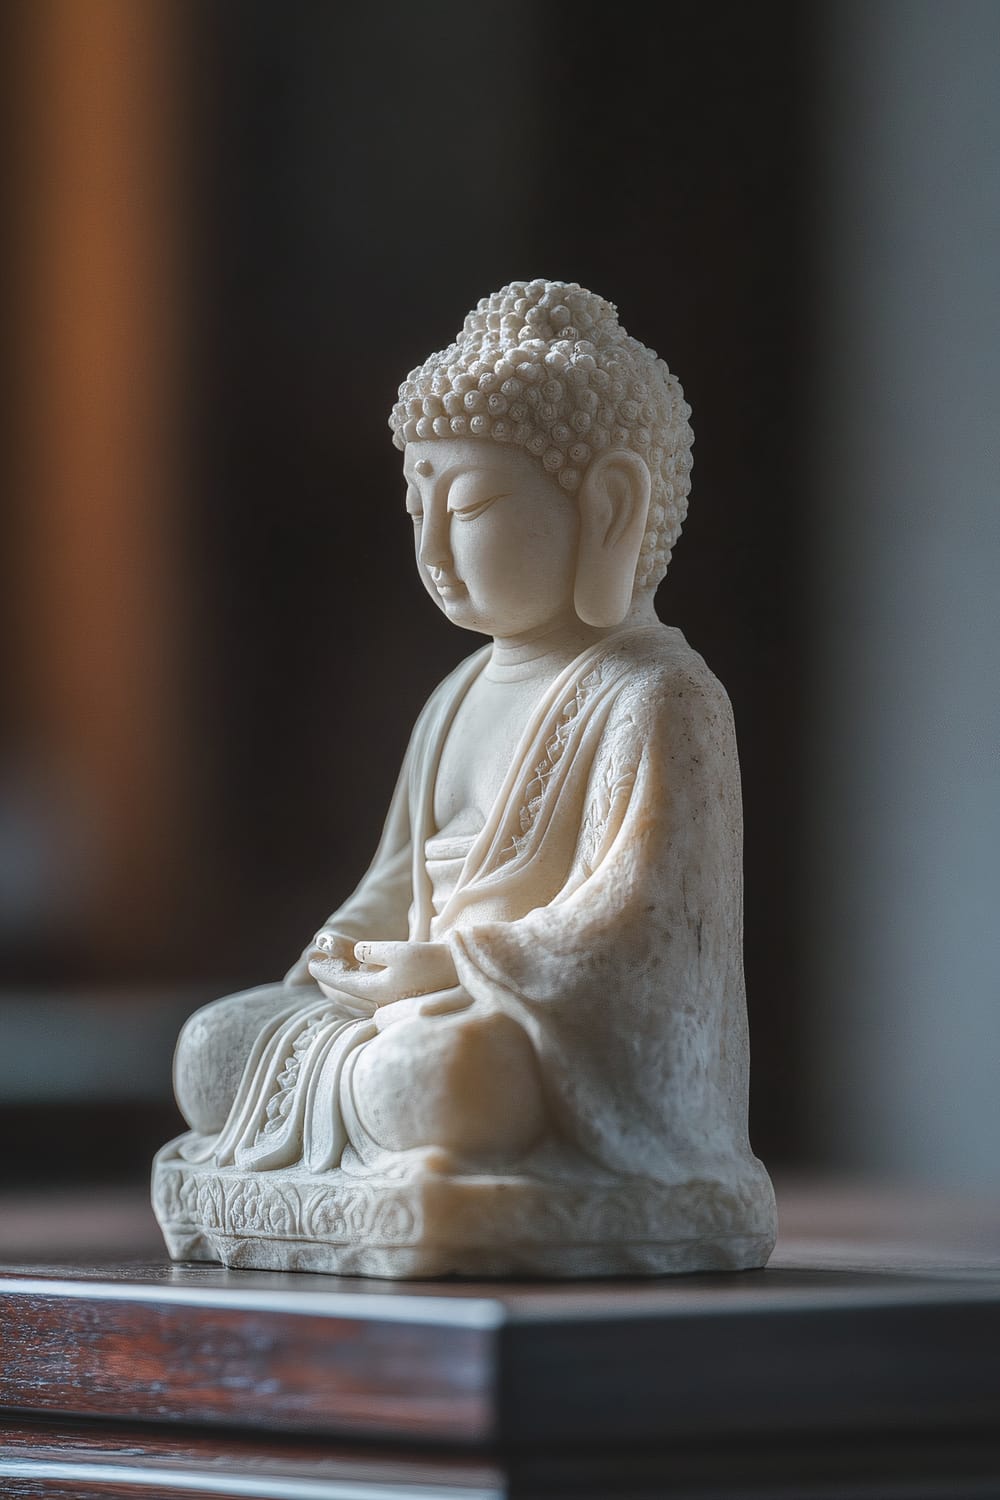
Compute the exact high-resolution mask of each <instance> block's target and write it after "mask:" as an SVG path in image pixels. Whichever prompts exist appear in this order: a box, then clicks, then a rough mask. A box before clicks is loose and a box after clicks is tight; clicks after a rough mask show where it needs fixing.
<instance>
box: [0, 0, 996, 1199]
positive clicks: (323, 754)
mask: <svg viewBox="0 0 1000 1500" xmlns="http://www.w3.org/2000/svg"><path fill="white" fill-rule="evenodd" d="M619 14H620V22H619V21H616V20H614V19H612V18H611V17H610V13H609V12H608V10H607V8H606V7H595V8H594V9H593V10H591V9H589V8H588V7H587V6H586V5H584V4H581V3H580V0H575V3H570V0H545V3H538V0H509V3H508V4H507V5H505V6H504V7H502V8H501V9H500V10H497V9H496V8H495V7H487V6H475V5H468V4H466V5H458V4H456V3H452V0H427V3H423V4H421V5H419V6H417V5H411V4H404V3H389V0H386V3H383V4H375V5H370V6H337V5H334V4H333V3H319V0H294V3H292V0H284V3H280V4H279V3H277V0H239V3H236V0H199V3H193V0H143V3H142V4H136V3H134V0H22V3H18V0H8V3H7V4H6V5H5V6H4V8H3V10H2V20H0V26H2V37H0V57H2V62H0V68H2V71H3V78H2V87H0V114H2V148H0V149H2V164H0V166H2V191H3V199H4V202H5V204H6V207H7V213H6V216H5V217H6V224H7V234H6V242H5V248H4V256H5V263H4V272H5V274H4V276H3V278H2V290H0V297H2V298H3V302H4V304H5V305H4V306H3V309H2V311H3V329H4V334H3V339H2V342H0V368H2V369H3V371H4V374H5V375H6V377H7V379H6V382H5V389H6V396H5V400H4V402H3V417H2V423H3V448H2V456H3V466H4V473H3V498H4V504H3V507H2V512H0V618H2V622H3V629H2V658H0V660H2V674H0V728H2V741H0V1127H3V1128H4V1130H5V1136H6V1139H7V1140H8V1141H10V1140H12V1139H13V1140H14V1141H15V1142H16V1143H17V1144H16V1149H15V1150H14V1151H9V1150H8V1151H6V1152H4V1165H3V1168H2V1172H3V1175H4V1180H5V1181H6V1182H7V1183H8V1184H10V1185H17V1184H18V1183H20V1184H32V1185H34V1186H36V1187H37V1186H39V1185H42V1184H54V1183H57V1182H62V1183H66V1182H75V1183H78V1184H79V1183H81V1182H83V1181H85V1180H88V1179H91V1180H100V1181H102V1182H107V1181H121V1182H127V1181H130V1180H132V1179H138V1178H139V1177H141V1176H142V1175H143V1174H144V1173H145V1171H146V1168H147V1165H148V1158H149V1156H150V1154H151V1152H152V1150H153V1149H154V1148H155V1147H156V1146H157V1145H159V1144H160V1143H161V1142H162V1141H163V1140H165V1139H166V1138H167V1137H168V1136H169V1135H170V1134H172V1133H175V1132H176V1130H178V1129H179V1128H180V1121H179V1117H178V1116H177V1115H176V1113H175V1111H174V1109H173V1105H172V1103H171V1097H170V1058H171V1052H172V1048H173V1041H174V1037H175V1035H176V1032H177V1029H178V1027H179V1025H180V1023H181V1021H182V1019H183V1018H184V1016H185V1015H186V1014H188V1013H189V1012H190V1011H191V1010H192V1009H193V1008H194V1007H195V1006H196V1005H198V1004H200V1003H203V1002H204V1001H206V1000H208V999H211V998H213V997H215V996H216V995H221V994H224V993H227V992H229V991H231V990H234V989H237V988H240V987H243V986H245V985H248V984H251V983H255V982H263V981H264V980H267V979H271V978H274V977H277V976H278V975H280V974H281V973H282V972H283V971H284V969H285V968H286V967H287V966H288V964H289V963H290V962H291V960H292V958H293V957H294V956H295V955H296V954H297V953H298V952H299V950H300V948H301V946H302V944H303V942H304V941H305V940H306V939H307V937H308V936H309V934H310V933H311V932H312V931H313V930H314V929H315V927H316V926H317V925H318V924H319V923H320V922H321V921H322V919H323V918H324V917H325V916H326V915H327V913H328V912H329V911H330V910H331V909H332V908H333V907H334V906H335V905H336V904H337V903H338V902H339V900H340V899H341V898H342V897H343V896H344V895H345V894H346V893H347V892H348V891H349V890H350V889H351V888H352V886H353V884H354V882H355V881H356V879H357V877H358V876H359V875H360V873H361V871H362V870H363V868H364V867H365V865H366V864H367V862H368V859H369V857H370V854H371V852H372V850H373V848H374V844H375V842H376V839H377V835H378V832H379V829H380V826H381V820H382V816H383V813H384V811H385V808H386V805H387V801H388V797H389V794H390V791H391V788H392V785H393V782H394V778H395V774H396V770H397V767H398V764H399V761H400V758H401V756H402V752H403V749H404V746H405V743H406V739H407V736H408V732H409V728H410V726H411V724H412V721H413V719H414V716H415V714H416V713H417V711H418V709H419V707H420V705H421V704H422V702H423V700H424V698H425V697H426V695H427V693H428V692H429V690H430V688H431V687H432V686H433V685H434V684H435V683H436V682H437V681H438V679H439V678H440V677H441V676H442V675H443V674H444V673H445V672H446V671H447V670H448V669H449V668H450V667H451V666H452V665H453V664H454V663H455V662H456V661H457V660H458V659H459V658H460V657H461V656H463V655H465V654H466V653H467V652H468V651H469V650H470V648H474V646H475V644H476V643H475V641H473V640H472V639H470V638H469V637H468V636H462V635H460V634H459V633H458V632H455V631H453V630H451V629H450V628H449V626H448V625H447V623H446V622H445V621H444V620H443V618H442V617H441V616H440V615H439V614H438V612H437V611H436V610H435V608H434V606H433V605H432V604H431V603H430V601H429V600H428V599H427V598H426V596H425V595H424V593H423V591H422V589H421V588H420V586H419V584H418V582H417V579H416V576H415V573H414V570H413V566H412V560H411V556H410V547H411V536H410V527H409V525H408V522H407V520H406V518H405V516H404V514H403V506H402V486H401V483H400V477H399V457H398V454H397V453H396V451H395V450H394V449H393V448H392V446H391V442H390V439H389V434H388V430H387V428H386V418H387V415H388V411H389V408H390V406H391V403H392V401H393V399H394V395H395V390H396V386H397V384H398V382H399V381H400V380H401V379H402V378H403V376H404V375H405V374H406V372H407V371H408V370H409V369H410V368H411V367H412V366H413V365H414V364H415V363H417V362H418V361H420V360H422V359H423V358H424V357H425V356H426V355H427V354H428V353H429V352H430V351H431V350H433V349H438V348H440V347H442V346H443V345H444V344H446V343H447V342H448V341H449V340H450V339H451V338H452V336H453V335H454V332H455V330H456V329H457V328H458V327H459V325H460V323H461V320H462V318H463V316H464V314H465V312H466V310H467V309H468V308H469V307H471V306H472V305H473V304H474V303H475V302H476V300H477V299H478V298H479V297H480V296H481V295H483V294H484V293H486V292H489V291H491V290H493V289H495V288H497V287H499V286H500V285H502V284H503V283H505V282H507V281H509V280H511V279H514V278H515V277H524V278H530V277H533V276H536V275H543V276H548V277H553V278H561V279H565V280H577V281H580V282H582V283H583V284H584V285H586V286H588V287H590V288H592V289H593V290H595V291H598V292H600V293H601V294H602V295H604V296H606V297H608V298H610V299H611V300H612V301H614V302H615V303H617V305H618V307H619V310H620V313H621V316H622V320H623V322H624V323H625V325H626V327H627V328H628V329H629V330H630V331H631V332H633V333H634V334H635V335H637V336H638V337H639V338H641V339H642V340H643V341H644V342H646V343H648V344H650V345H652V346H653V347H655V348H656V349H657V350H658V351H659V352H660V353H661V354H662V355H663V356H664V357H665V358H666V359H667V361H668V362H669V364H670V366H671V368H672V369H674V370H676V371H677V373H678V374H679V376H680V378H681V380H682V382H683V384H684V387H685V390H686V393H687V395H688V397H689V399H690V401H691V403H692V406H693V409H694V416H693V424H694V428H695V433H696V438H697V442H696V450H695V459H696V462H695V471H694V488H693V492H692V501H691V512H690V517H689V521H688V523H687V525H686V527H685V533H684V536H683V538H682V540H681V543H680V544H679V546H678V548H677V550H676V553H675V556H674V560H673V562H672V564H671V568H670V572H669V575H668V578H667V580H666V582H665V583H664V585H663V588H662V592H661V595H660V599H659V607H660V613H661V615H662V616H663V618H664V619H666V620H668V621H669V622H670V623H674V624H677V625H680V626H681V627H682V629H683V630H684V631H685V633H686V634H687V636H688V639H689V640H690V641H691V643H692V644H693V645H694V646H695V647H696V648H697V649H698V650H700V651H701V652H702V653H703V654H704V655H705V657H706V658H707V659H708V661H709V663H710V664H711V665H712V667H713V668H714V670H715V671H716V672H717V673H718V675H719V676H720V677H721V678H722V680H723V682H724V683H725V684H726V686H727V687H728V689H729V692H730V694H731V697H732V699H733V703H734V707H735V711H736V719H737V728H738V733H739V738H740V746H741V757H742V765H743V777H744V797H745V806H746V969H747V979H748V987H749V1003H750V1014H751V1028H752V1041H753V1058H754V1065H753V1086H752V1087H753V1100H752V1136H753V1140H754V1144H755V1146H756V1148H757V1150H758V1152H759V1153H760V1154H761V1155H763V1156H764V1157H765V1158H766V1159H767V1161H768V1162H769V1164H770V1165H772V1166H774V1167H775V1168H777V1169H779V1170H780V1169H782V1168H783V1169H785V1170H786V1171H792V1170H798V1171H820V1170H822V1171H827V1172H837V1173H841V1174H868V1175H871V1176H874V1177H879V1178H883V1179H892V1180H894V1181H897V1182H924V1183H928V1184H936V1185H939V1186H946V1187H952V1186H955V1187H968V1188H971V1189H976V1190H980V1191H983V1192H989V1191H991V1190H993V1189H996V1188H997V1187H998V1186H1000V1168H998V1165H997V1143H998V1140H1000V1086H998V1062H1000V937H998V933H1000V852H998V851H1000V763H998V745H1000V711H998V688H997V684H998V681H1000V648H998V642H1000V609H998V605H1000V586H998V579H1000V495H998V482H997V473H998V465H997V440H996V433H997V412H998V400H997V398H998V392H1000V378H998V376H1000V371H998V363H1000V355H998V351H1000V298H998V268H1000V233H998V230H1000V187H998V179H1000V173H998V160H1000V102H998V97H1000V96H998V79H1000V5H997V4H996V3H995V0H948V3H945V0H878V3H871V0H866V3H862V0H822V3H815V4H812V5H808V6H805V5H801V4H798V3H789V0H762V3H759V4H757V5H753V6H748V5H745V4H743V3H739V0H662V3H661V4H659V5H658V6H657V7H655V8H653V7H649V8H648V9H646V10H645V11H644V10H643V9H642V8H638V9H634V10H631V11H621V12H620V13H619Z"/></svg>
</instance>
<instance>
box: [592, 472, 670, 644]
mask: <svg viewBox="0 0 1000 1500" xmlns="http://www.w3.org/2000/svg"><path fill="white" fill-rule="evenodd" d="M650 488H651V480H650V477H649V469H648V467H647V465H646V463H645V461H644V460H643V459H642V458H640V457H639V455H638V453H630V452H629V451H628V449H626V448H614V449H611V450H610V451H608V452H606V453H599V454H598V455H597V457H596V458H595V459H594V460H593V461H592V462H591V464H590V466H589V467H588V469H587V471H586V473H585V474H584V476H583V480H582V482H581V484H580V488H579V490H578V491H577V502H578V505H579V508H580V548H579V555H578V557H577V564H576V591H575V596H574V602H575V605H576V612H577V614H578V615H579V617H580V619H581V620H583V621H584V623H585V624H587V625H620V624H621V622H622V620H624V618H625V616H626V615H627V614H628V611H629V606H630V605H631V603H632V590H633V588H634V586H635V570H636V567H637V565H638V562H639V549H640V548H641V546H642V539H643V537H644V536H645V534H646V517H647V515H648V514H649V493H650Z"/></svg>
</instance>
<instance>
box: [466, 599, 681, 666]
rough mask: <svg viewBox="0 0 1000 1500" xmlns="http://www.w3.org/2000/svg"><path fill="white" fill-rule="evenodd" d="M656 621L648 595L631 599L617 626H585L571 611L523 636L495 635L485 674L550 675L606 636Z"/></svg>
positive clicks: (653, 623)
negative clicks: (630, 603) (630, 605)
mask: <svg viewBox="0 0 1000 1500" xmlns="http://www.w3.org/2000/svg"><path fill="white" fill-rule="evenodd" d="M657 623H658V621H657V615H656V611H655V609H654V608H653V598H652V595H651V594H643V595H642V596H641V598H638V599H635V600H633V602H632V607H631V609H630V610H629V612H628V614H627V615H626V616H625V618H624V620H622V621H621V623H620V624H619V625H609V626H597V625H586V624H585V623H584V622H583V620H581V619H580V617H579V616H578V615H577V614H576V613H575V611H574V612H573V613H572V614H571V615H568V616H564V617H561V618H560V619H558V620H554V621H550V622H548V623H547V624H545V625H543V626H540V627H539V628H538V629H537V630H529V631H525V632H524V634H523V635H512V636H496V637H495V638H494V641H493V654H492V656H491V657H490V660H489V663H488V665H487V667H486V670H485V676H487V677H490V678H492V679H493V680H494V681H507V682H510V681H519V682H520V681H526V680H527V679H529V678H532V677H545V676H552V675H554V674H555V673H556V672H560V671H562V669H563V667H565V666H568V665H569V663H570V662H571V661H573V660H574V658H575V657H577V656H579V655H580V654H581V652H583V651H586V650H587V649H588V647H590V646H594V645H596V644H597V642H598V641H602V640H604V639H605V638H606V637H607V636H609V635H617V633H618V632H619V631H621V630H633V629H636V628H638V627H639V626H642V625H655V624H657Z"/></svg>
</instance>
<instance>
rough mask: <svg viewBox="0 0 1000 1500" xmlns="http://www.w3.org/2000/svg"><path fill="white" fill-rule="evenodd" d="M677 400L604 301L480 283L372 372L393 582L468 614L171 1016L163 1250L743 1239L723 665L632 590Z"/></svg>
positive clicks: (682, 433) (697, 1266) (225, 1256)
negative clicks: (293, 909)
mask: <svg viewBox="0 0 1000 1500" xmlns="http://www.w3.org/2000/svg"><path fill="white" fill-rule="evenodd" d="M689 415H690V408H689V407H688V406H687V404H686V402H685V401H684V397H683V393H682V391H681V387H680V385H679V384H678V382H677V380H676V378H675V377H674V376H673V375H672V374H671V373H670V372H669V370H668V369H667V366H666V365H665V364H664V362H663V361H662V360H660V359H658V358H657V356H656V355H655V354H654V353H653V352H652V351H651V350H649V349H647V348H646V347H645V346H644V345H642V344H640V343H639V342H637V341H636V340H635V339H633V338H631V337H630V336H629V335H628V334H627V333H626V332H625V330H624V328H623V327H622V326H621V324H620V322H619V321H618V318H617V314H616V310H615V308H614V307H613V306H612V305H611V304H610V303H608V302H606V301H604V300H603V299H602V298H600V297H598V296H595V295H593V294H592V293H590V292H588V291H586V290H584V289H583V288H581V287H580V286H578V285H576V284H567V283H563V282H549V281H542V280H536V281H531V282H514V283H512V284H511V285H510V286H507V287H504V288H503V289H502V290H501V291H499V292H497V293H494V294H493V295H492V296H490V297H487V298H484V299H483V300H482V301H481V302H480V303H479V305H478V307H477V308H476V309H475V310H474V311H473V312H471V313H470V314H469V315H468V317H467V318H466V319H465V323H464V325H463V327H462V329H461V331H460V333H459V334H458V336H457V338H456V340H455V342H454V343H452V344H450V345H449V346H448V347H447V348H446V349H445V350H444V351H443V352H441V353H438V354H434V355H432V356H431V357H430V358H429V359H428V360H427V361H426V363H425V364H424V365H422V366H421V367H420V368H419V369H416V370H414V371H413V372H412V373H411V374H410V376H409V377H408V378H407V380H406V381H405V382H404V384H403V385H402V386H401V387H400V392H399V400H398V403H397V404H396V406H395V407H394V408H393V411H392V414H391V417H390V421H389V425H390V427H391V429H392V434H393V440H394V442H395V445H396V447H397V448H398V449H400V451H401V452H402V455H403V474H404V478H405V483H406V511H407V512H408V514H409V522H408V524H410V525H411V526H412V528H413V535H414V549H415V553H416V564H417V568H418V571H419V574H420V578H421V580H422V582H423V584H424V586H425V588H426V590H427V593H428V594H429V595H430V597H431V599H432V601H433V602H434V604H435V605H436V606H437V608H438V609H440V610H441V611H442V613H443V614H444V615H445V616H446V617H447V619H448V620H450V621H451V622H452V623H453V624H455V625H457V626H459V627H460V628H462V629H464V630H468V631H471V632H473V633H475V634H478V635H483V636H486V637H487V638H488V644H486V645H485V646H484V647H482V649H480V650H477V651H476V652H475V653H474V654H473V655H471V656H469V657H468V658H467V659H466V660H465V661H463V662H462V664H461V665H460V666H459V667H458V668H457V670H455V671H454V672H452V673H451V675H450V676H449V677H447V678H446V679H445V680H444V681H443V682H442V683H441V684H440V685H439V686H438V687H437V688H436V689H435V690H434V692H433V693H432V694H431V696H430V698H429V700H428V702H427V704H426V707H425V708H424V710H423V712H422V713H421V715H420V716H419V718H418V720H417V723H416V726H415V728H414V730H413V734H412V737H411V740H410V744H409V748H408V750H407V753H406V757H405V759H404V762H403V765H402V769H401V771H400V775H399V779H398V783H397V786H396V791H395V794H394V796H393V799H392V803H391V806H390V808H389V812H388V817H387V819H386V822H385V826H384V831H383V833H382V838H381V842H380V843H379V845H378V848H377V850H376V853H375V856H374V859H373V861H372V863H371V865H370V867H369V869H368V871H367V873H366V874H365V875H364V876H363V878H362V880H361V882H360V884H359V885H358V887H357V889H356V890H355V891H354V893H353V894H352V895H350V896H349V897H348V898H347V900H346V901H344V902H343V903H342V904H341V905H340V906H339V907H338V908H337V909H336V910H335V911H334V912H333V914H332V915H331V916H330V917H328V919H327V920H326V921H325V922H324V923H323V925H322V926H321V927H320V928H319V929H318V931H317V932H316V933H315V935H314V936H313V937H312V938H311V939H310V940H309V942H308V943H307V944H306V946H305V949H304V950H303V953H302V955H301V957H300V958H299V959H298V961H297V962H296V963H295V964H294V965H293V966H292V968H291V969H290V970H289V972H288V974H287V975H286V976H285V979H284V980H283V981H282V982H280V983H276V984H269V985H264V986H262V987H260V988H257V989H253V990H249V991H247V992H245V993H242V994H238V995H233V996H229V997H227V998H225V999H222V1000H218V1001H216V1002H214V1003H213V1004H211V1005H209V1006H206V1007H205V1008H204V1009H202V1010H200V1011H198V1012H197V1013H196V1014H195V1015H194V1016H193V1017H192V1018H191V1019H190V1020H189V1021H188V1023H187V1024H186V1026H185V1028H184V1030H183V1032H182V1034H181V1037H180V1041H179V1043H178V1047H177V1053H176V1058H175V1070H174V1078H175V1089H176V1094H177V1100H178V1103H179V1105H180V1108H181V1110H182V1112H183V1114H184V1116H185V1118H186V1120H187V1123H188V1125H189V1127H190V1129H189V1131H188V1133H187V1134H185V1135H183V1136H181V1137H180V1138H179V1139H178V1140H177V1141H174V1142H172V1143H171V1144H170V1145H168V1146H167V1147H165V1148H164V1149H163V1150H162V1151H161V1152H160V1154H159V1156H158V1157H157V1160H156V1164H155V1168H154V1204H155V1207H156V1212H157V1215H158V1217H159V1220H160V1223H161V1225H162V1228H163V1230H164V1234H165V1236H166V1240H167V1244H168V1247H169V1249H170V1252H171V1254H172V1255H174V1256H175V1257H176V1258H183V1259H214V1260H221V1261H223V1262H224V1263H225V1264H227V1265H232V1266H255V1267H264V1268H268V1267H270V1268H277V1269H286V1270H295V1269H308V1270H323V1271H332V1272H344V1273H351V1274H371V1275H377V1276H412V1275H425V1276H426V1275H439V1274H448V1273H458V1274H467V1275H493V1274H496V1275H503V1274H514V1273H516V1274H543V1275H556V1276H562V1275H566V1276H581V1275H607V1274H626V1273H633V1274H634V1273H639V1274H656V1273H664V1272H674V1271H692V1270H703V1269H742V1268H747V1267H753V1266H760V1265H762V1264H763V1263H764V1262H765V1261H766V1259H767V1257H768V1255H769V1253H770V1250H771V1247H772V1245H773V1241H774V1232H775V1209H774V1197H773V1193H772V1190H771V1184H770V1181H769V1179H768V1176H767V1173H766V1172H765V1170H764V1168H763V1166H762V1165H761V1163H760V1162H759V1161H758V1160H757V1158H756V1157H755V1156H754V1155H753V1154H752V1152H751V1149H750V1146H749V1142H748V1137H747V1089H748V1047H747V1025H746V1003H745V995H744V985H743V967H742V875H741V837H742V828H741V800H740V782H739V768H738V762H737V753H736V742H735V736H734V730H733V723H732V715H731V711H730V706H729V702H728V699H727V697H726V694H725V692H724V690H723V689H722V687H721V686H720V684H719V683H718V681H717V680H716V678H715V677H714V676H713V675H712V673H711V672H710V671H709V669H708V668H707V666H706V665H705V663H704V661H703V660H702V659H701V657H700V656H698V655H697V654H696V653H695V652H694V651H693V650H692V649H691V648H690V647H689V646H688V644H687V643H686V641H685V640H684V637H683V635H682V634H681V633H680V631H679V630H677V629H675V628H672V627H668V626H666V625H663V624H661V623H660V621H659V620H658V618H657V615H656V613H655V610H654V605H653V596H654V592H655V590H656V586H657V584H658V583H659V582H660V580H661V578H662V577H663V575H664V572H665V571H666V567H667V563H668V560H669V557H670V553H671V549H672V547H673V545H674V543H675V541H676V540H677V537H678V534H679V531H680V527H681V523H682V520H683V518H684V515H685V512H686V507H687V495H688V490H689V475H690V470H691V442H692V434H691V429H690V426H689V424H688V417H689Z"/></svg>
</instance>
